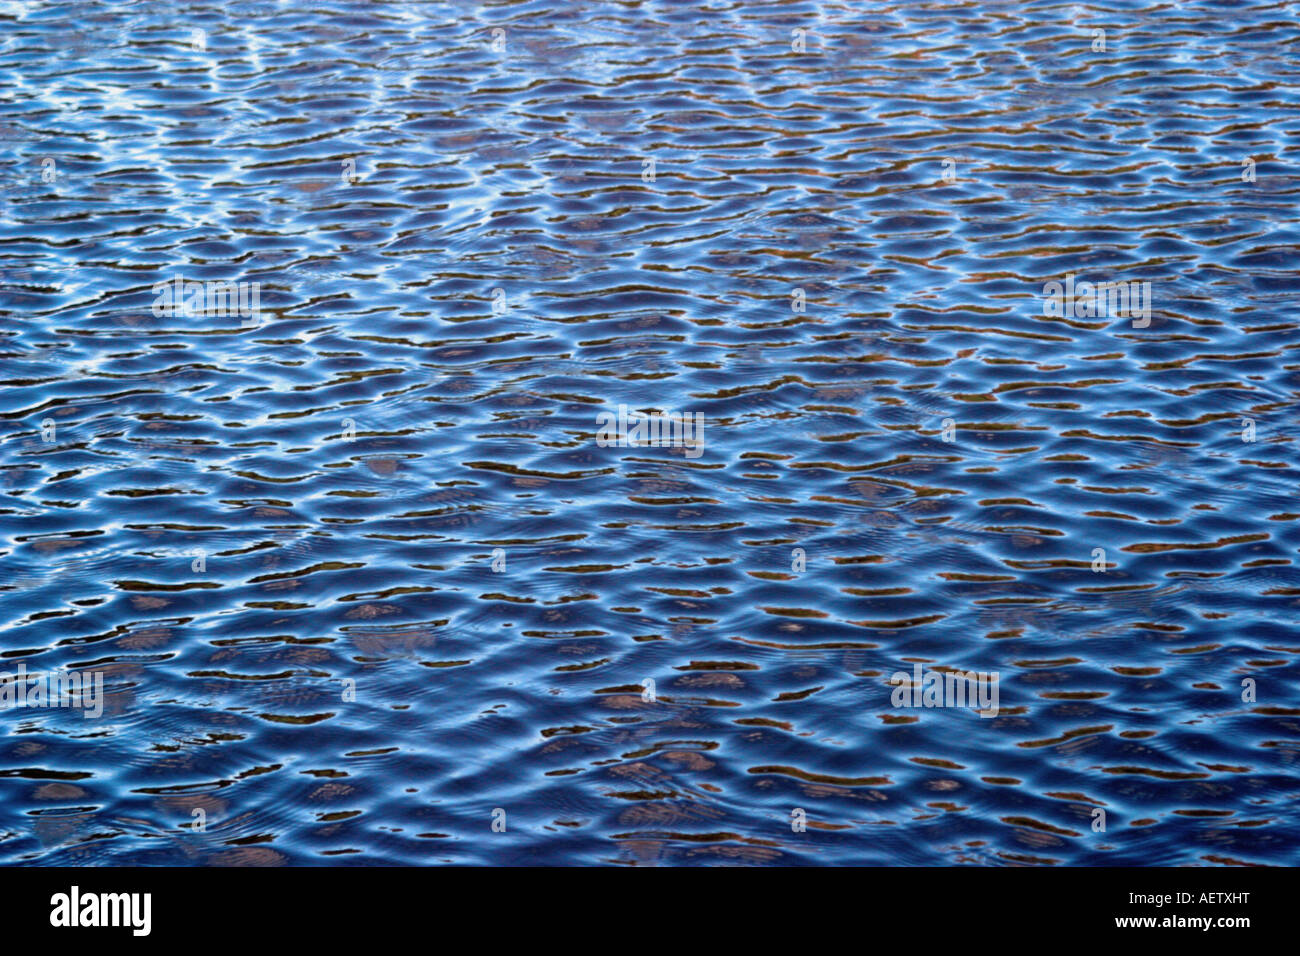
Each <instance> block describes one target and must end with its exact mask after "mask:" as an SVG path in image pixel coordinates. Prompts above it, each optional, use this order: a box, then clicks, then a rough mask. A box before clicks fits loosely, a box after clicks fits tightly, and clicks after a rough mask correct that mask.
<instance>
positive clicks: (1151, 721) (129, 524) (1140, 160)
mask: <svg viewBox="0 0 1300 956" xmlns="http://www.w3.org/2000/svg"><path fill="white" fill-rule="evenodd" d="M1298 14H1300V4H1297V3H1293V2H1286V3H1268V2H1264V3H1253V4H1248V3H1241V2H1232V3H1227V2H1218V3H1213V2H1194V3H1180V4H1168V3H1124V2H1119V3H1108V4H1093V3H1090V4H1087V5H1084V4H1069V3H1056V2H1052V3H1025V2H1021V0H1016V2H997V0H976V2H963V3H914V4H905V5H898V4H895V3H892V2H887V3H881V4H869V5H868V4H862V5H858V4H847V3H844V4H836V3H811V2H810V3H793V2H792V3H774V4H766V5H764V4H754V3H743V4H742V3H738V2H715V3H699V2H693V3H684V2H671V3H670V2H611V3H596V2H588V0H579V2H575V3H568V4H558V5H557V4H553V3H543V2H520V3H495V4H480V5H475V4H445V3H420V2H365V3H363V2H359V0H355V2H340V0H332V2H331V0H317V2H315V3H311V4H307V3H303V2H301V0H284V2H223V3H192V2H181V3H175V2H173V3H160V2H124V0H119V2H106V0H96V2H92V0H78V2H75V3H49V2H39V3H38V2H34V0H33V2H16V0H8V2H2V3H0V90H2V91H3V96H2V97H0V158H2V161H3V162H2V165H0V182H2V184H3V196H4V199H5V204H4V219H3V221H2V222H0V309H2V314H3V316H4V319H5V321H4V322H3V324H2V326H0V336H3V340H2V341H0V358H2V359H3V365H2V366H0V368H2V369H3V376H2V378H3V380H2V381H0V418H2V419H3V422H4V428H3V433H2V434H3V444H0V487H2V488H3V501H2V503H0V621H2V624H0V626H2V627H3V628H4V632H3V655H4V658H5V660H4V662H3V665H2V666H3V667H4V668H6V669H8V670H9V671H14V670H16V669H17V668H18V667H19V665H20V664H21V665H23V666H25V667H26V669H27V670H28V671H39V672H46V673H50V672H64V671H76V672H78V673H80V674H86V675H90V674H100V675H102V679H103V681H104V701H103V705H104V713H103V715H102V716H101V717H100V718H98V719H86V718H84V717H83V716H82V714H81V712H79V711H77V710H75V709H69V708H59V709H55V708H46V709H33V708H27V709H21V710H19V709H10V710H6V711H4V712H2V713H0V720H3V727H4V736H3V738H0V777H3V778H5V779H4V781H3V785H2V786H0V860H3V861H5V862H9V863H18V862H40V863H50V864H56V863H57V864H96V863H114V864H122V863H145V864H189V863H193V864H231V863H233V864H283V863H296V864H303V863H329V862H344V861H352V862H362V861H364V862H390V863H433V862H439V861H453V862H470V863H609V862H613V863H622V864H700V863H781V864H791V863H798V864H808V863H868V864H883V863H893V864H898V863H901V864H951V863H982V864H996V865H1009V864H1022V863H1030V864H1100V863H1109V864H1223V863H1294V862H1296V858H1297V846H1298V845H1300V805H1298V804H1297V796H1298V795H1300V780H1298V779H1297V774H1298V771H1300V693H1298V691H1300V674H1298V673H1297V659H1298V656H1300V632H1298V631H1297V628H1296V619H1297V608H1298V607H1300V575H1298V574H1297V572H1296V566H1295V561H1296V554H1297V547H1298V546H1300V534H1298V533H1297V522H1300V501H1297V481H1296V478H1297V468H1296V465H1297V455H1296V438H1297V437H1298V436H1300V418H1298V417H1297V399H1298V397H1300V352H1298V351H1297V347H1298V346H1300V334H1298V332H1300V327H1298V325H1297V314H1296V306H1297V293H1300V273H1298V272H1297V265H1296V253H1297V249H1300V244H1298V243H1300V231H1298V228H1297V227H1298V221H1300V216H1298V215H1297V204H1298V202H1300V175H1298V174H1297V167H1296V165H1295V162H1294V155H1293V154H1294V152H1295V149H1296V146H1297V143H1298V141H1300V90H1298V89H1297V81H1298V80H1300V69H1298V68H1297V64H1296V58H1297V49H1298V47H1297V44H1298V43H1300V16H1298ZM1098 29H1102V30H1104V31H1105V34H1104V37H1103V36H1102V35H1100V34H1097V33H1094V31H1095V30H1098ZM800 31H802V32H800ZM1103 39H1104V46H1105V49H1104V50H1103V49H1101V46H1102V43H1101V41H1102V40H1103ZM799 46H802V47H803V49H802V51H800V50H797V49H795V47H799ZM47 160H48V162H47ZM651 161H653V162H651ZM945 161H947V162H945ZM1247 161H1249V162H1247ZM1252 180H1253V181H1252ZM1070 275H1074V276H1077V277H1079V278H1085V277H1086V278H1091V279H1092V280H1094V281H1129V280H1138V281H1146V282H1149V283H1150V288H1151V295H1152V300H1153V302H1154V308H1153V310H1152V317H1151V321H1150V324H1149V326H1147V327H1139V323H1136V322H1133V321H1130V319H1129V318H1123V317H1114V316H1110V315H1102V316H1084V317H1079V316H1076V315H1073V314H1071V315H1065V316H1060V315H1056V316H1053V315H1047V314H1045V309H1044V292H1043V290H1044V284H1045V283H1047V282H1049V281H1052V280H1059V281H1064V280H1065V279H1066V277H1067V276H1070ZM177 276H180V277H182V279H183V280H190V281H195V282H207V281H214V280H229V281H232V282H249V283H257V284H258V287H259V289H260V310H261V315H260V323H257V324H256V325H255V326H253V327H247V328H246V327H244V325H245V323H244V321H243V320H242V319H241V318H240V317H239V316H234V317H232V316H228V315H224V316H223V315H206V314H203V315H197V316H195V315H190V316H187V315H176V314H170V313H167V312H164V313H163V314H161V315H159V314H156V311H157V310H155V309H154V308H153V306H154V304H155V302H156V294H157V293H156V290H155V284H156V283H161V282H165V281H168V280H171V279H173V278H174V277H177ZM497 290H500V291H497ZM801 306H802V310H800V308H801ZM249 324H250V325H252V323H249ZM620 404H625V405H627V406H629V408H630V409H632V410H638V409H640V410H643V411H651V410H655V409H667V410H676V411H684V412H690V413H700V414H701V415H702V416H703V421H704V431H703V439H704V440H703V446H702V448H700V449H698V454H697V453H696V451H697V450H695V449H688V448H681V447H668V448H658V447H656V448H651V447H607V446H603V445H601V444H598V442H597V440H596V439H597V429H598V421H599V419H598V416H599V415H601V414H602V413H604V412H616V411H617V408H618V406H619V405H620ZM1252 429H1253V433H1252ZM1251 438H1253V439H1254V440H1253V441H1251V440H1249V439H1251ZM797 549H798V550H797ZM1097 549H1101V552H1098V551H1097ZM1102 565H1104V567H1105V570H1104V572H1102V571H1099V570H1097V571H1095V570H1094V567H1097V568H1100V567H1101V566H1102ZM494 567H495V569H494ZM918 663H919V664H920V665H921V667H922V668H924V669H925V671H927V672H942V671H944V670H948V669H960V670H968V669H978V670H980V671H986V672H991V671H996V672H998V674H999V675H1000V685H999V686H1000V710H999V713H998V715H997V716H996V717H992V718H982V717H980V716H978V715H977V714H976V713H975V712H974V711H973V710H971V709H970V708H964V707H952V708H930V709H926V708H920V709H915V708H914V709H905V708H896V707H894V706H893V705H892V703H891V695H892V693H893V687H892V686H891V683H890V678H891V675H893V674H894V673H895V672H898V671H903V672H906V673H912V672H913V666H914V664H918ZM649 681H653V682H654V683H653V685H651V684H649V683H648V682H649ZM349 682H354V683H349ZM1243 682H1247V683H1245V684H1243ZM1250 682H1253V684H1252V683H1250ZM652 687H653V694H652V693H651V688H652ZM1252 691H1253V695H1252ZM1252 697H1253V699H1252ZM1099 808H1100V809H1102V810H1104V811H1105V818H1104V819H1105V823H1106V828H1105V830H1104V831H1102V830H1100V829H1097V828H1096V825H1097V822H1098V820H1099V819H1100V815H1098V814H1097V813H1095V812H1094V811H1095V810H1097V809H1099ZM796 810H802V811H803V812H804V814H805V815H806V820H807V828H806V830H805V831H803V832H799V828H798V827H797V826H794V825H792V821H797V818H798V814H797V813H794V811H796ZM196 811H198V812H196ZM502 812H503V813H504V818H503V817H502ZM502 819H503V820H504V822H505V830H504V832H494V830H493V821H494V820H502ZM195 823H203V824H205V825H204V826H202V827H201V828H194V827H193V825H194V824H195Z"/></svg>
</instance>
